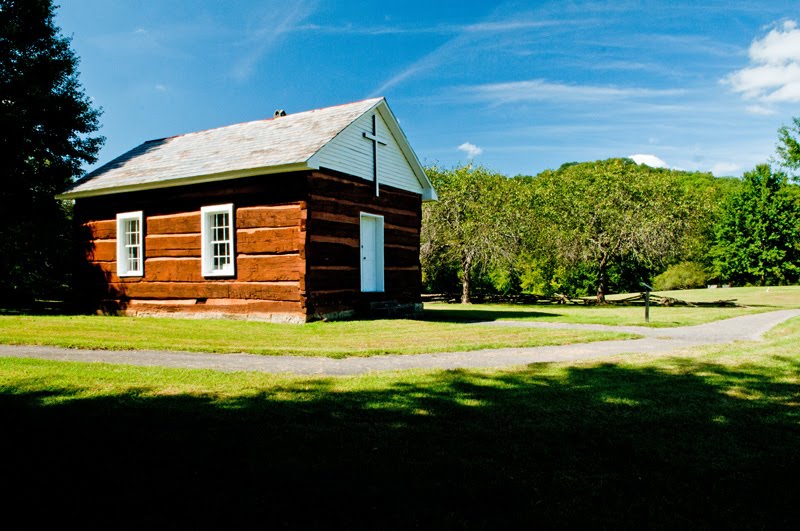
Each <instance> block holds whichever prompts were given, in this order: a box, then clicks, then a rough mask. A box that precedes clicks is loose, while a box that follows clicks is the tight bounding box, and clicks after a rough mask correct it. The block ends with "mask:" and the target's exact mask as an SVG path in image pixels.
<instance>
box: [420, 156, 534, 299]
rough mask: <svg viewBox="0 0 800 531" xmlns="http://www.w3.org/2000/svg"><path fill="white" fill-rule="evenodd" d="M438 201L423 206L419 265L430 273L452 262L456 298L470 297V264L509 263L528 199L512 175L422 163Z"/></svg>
mask: <svg viewBox="0 0 800 531" xmlns="http://www.w3.org/2000/svg"><path fill="white" fill-rule="evenodd" d="M427 174H428V177H429V178H430V179H431V182H432V183H433V186H434V187H435V188H436V190H437V192H438V194H439V201H436V202H435V203H427V204H426V205H425V206H424V209H423V224H422V227H423V233H422V256H421V261H422V264H423V271H424V272H425V273H426V274H427V275H428V276H430V275H435V274H437V272H440V271H442V270H444V271H448V270H452V269H453V265H455V266H456V267H457V274H458V275H459V277H460V280H461V286H462V289H461V301H462V302H464V303H467V302H470V281H471V278H472V275H473V272H474V271H475V270H485V269H486V268H487V267H489V266H490V265H492V264H498V263H503V264H504V265H506V266H507V265H509V264H510V263H511V262H512V261H513V260H514V257H515V256H516V253H517V250H518V248H519V245H520V244H521V242H522V240H523V237H524V236H523V233H524V231H525V230H526V226H527V223H526V214H525V213H526V211H527V206H528V205H527V204H524V203H525V196H524V192H523V189H522V188H521V187H520V186H519V185H518V184H516V183H515V182H514V181H513V180H509V179H508V178H506V177H505V176H503V175H500V174H498V173H494V172H491V171H489V170H487V169H486V168H484V167H481V166H472V165H467V166H458V167H455V168H453V169H442V168H438V167H436V166H433V167H429V168H428V169H427Z"/></svg>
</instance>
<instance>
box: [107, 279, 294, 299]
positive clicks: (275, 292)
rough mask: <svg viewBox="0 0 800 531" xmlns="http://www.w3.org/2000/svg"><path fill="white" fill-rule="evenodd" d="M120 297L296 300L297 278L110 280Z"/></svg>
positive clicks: (110, 284) (111, 285)
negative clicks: (262, 279)
mask: <svg viewBox="0 0 800 531" xmlns="http://www.w3.org/2000/svg"><path fill="white" fill-rule="evenodd" d="M109 286H110V287H111V288H112V289H114V290H116V292H117V293H119V294H120V296H121V297H128V298H133V299H204V298H205V299H227V298H230V299H263V300H277V301H299V300H300V290H299V287H298V284H297V282H235V281H221V282H137V283H125V282H112V283H109Z"/></svg>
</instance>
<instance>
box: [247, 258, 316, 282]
mask: <svg viewBox="0 0 800 531" xmlns="http://www.w3.org/2000/svg"><path fill="white" fill-rule="evenodd" d="M304 267H305V265H304V262H303V261H302V260H301V259H300V256H299V254H280V255H239V257H238V259H237V264H236V277H237V278H238V279H239V280H240V281H244V282H250V281H257V282H273V281H278V280H300V271H301V270H303V268H304Z"/></svg>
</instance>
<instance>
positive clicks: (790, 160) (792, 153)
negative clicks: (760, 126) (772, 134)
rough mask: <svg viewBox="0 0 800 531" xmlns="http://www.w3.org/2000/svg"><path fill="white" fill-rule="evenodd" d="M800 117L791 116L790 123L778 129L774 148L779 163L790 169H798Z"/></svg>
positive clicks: (799, 165) (799, 161) (799, 164)
mask: <svg viewBox="0 0 800 531" xmlns="http://www.w3.org/2000/svg"><path fill="white" fill-rule="evenodd" d="M798 137H800V118H793V119H792V124H791V125H789V126H786V125H784V126H783V127H781V128H780V129H778V145H777V147H776V150H777V152H778V157H779V158H780V160H779V162H780V164H781V165H782V166H783V167H785V168H787V169H788V170H790V171H793V172H797V171H798V170H800V141H798V140H797V139H798Z"/></svg>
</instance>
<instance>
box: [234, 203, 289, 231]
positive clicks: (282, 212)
mask: <svg viewBox="0 0 800 531" xmlns="http://www.w3.org/2000/svg"><path fill="white" fill-rule="evenodd" d="M302 207H303V205H302V204H301V203H300V202H298V203H290V204H287V205H279V206H263V207H262V206H258V207H243V208H237V209H236V228H237V229H255V228H264V227H300V220H301V219H302V218H301V216H302V210H303V208H302Z"/></svg>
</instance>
